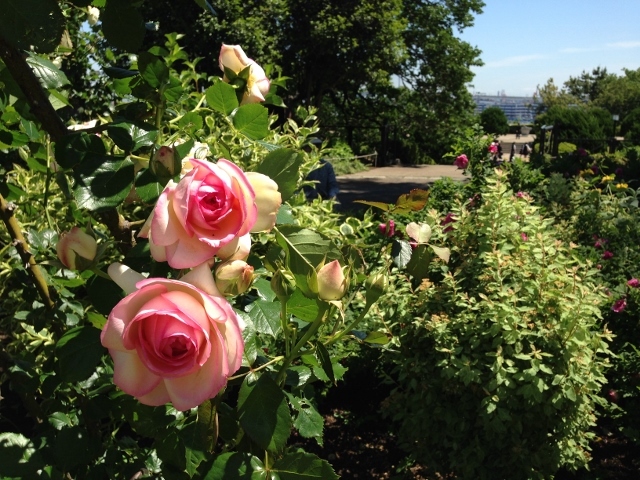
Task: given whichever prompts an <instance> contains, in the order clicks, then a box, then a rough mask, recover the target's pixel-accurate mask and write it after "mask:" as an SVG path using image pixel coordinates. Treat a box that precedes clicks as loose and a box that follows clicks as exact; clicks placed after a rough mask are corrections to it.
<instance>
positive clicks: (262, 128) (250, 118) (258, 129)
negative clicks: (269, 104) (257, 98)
mask: <svg viewBox="0 0 640 480" xmlns="http://www.w3.org/2000/svg"><path fill="white" fill-rule="evenodd" d="M233 126H234V127H235V128H236V129H237V130H238V131H239V132H240V133H242V134H244V135H246V136H247V137H249V138H250V139H252V140H260V139H262V138H264V137H266V136H267V135H269V111H268V110H267V109H266V108H265V107H264V106H262V105H260V104H259V103H250V104H247V105H242V106H241V107H239V108H238V110H236V112H235V114H234V115H233Z"/></svg>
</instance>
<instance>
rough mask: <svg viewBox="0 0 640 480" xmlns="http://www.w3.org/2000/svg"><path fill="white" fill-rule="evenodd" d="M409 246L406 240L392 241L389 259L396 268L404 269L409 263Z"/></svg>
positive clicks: (410, 251)
mask: <svg viewBox="0 0 640 480" xmlns="http://www.w3.org/2000/svg"><path fill="white" fill-rule="evenodd" d="M411 253H412V250H411V245H409V242H407V241H406V240H394V241H393V245H392V246H391V257H392V258H393V263H394V265H395V266H396V267H398V268H404V267H406V266H407V265H408V264H409V262H410V261H411Z"/></svg>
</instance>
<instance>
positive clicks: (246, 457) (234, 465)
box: [203, 452, 264, 480]
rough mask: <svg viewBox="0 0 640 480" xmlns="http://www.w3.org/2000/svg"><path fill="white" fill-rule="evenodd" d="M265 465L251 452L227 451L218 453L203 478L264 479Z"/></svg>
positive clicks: (228, 479) (205, 479)
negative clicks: (262, 472) (262, 471)
mask: <svg viewBox="0 0 640 480" xmlns="http://www.w3.org/2000/svg"><path fill="white" fill-rule="evenodd" d="M263 468H264V465H263V464H262V462H261V461H260V459H258V457H254V456H253V455H251V454H249V453H244V452H227V453H223V454H222V455H218V456H217V457H216V459H215V461H214V462H213V465H212V466H211V469H210V470H209V471H208V472H207V474H206V475H205V477H204V479H203V480H264V477H263V476H262V474H261V471H258V472H255V471H254V469H259V470H262V469H263Z"/></svg>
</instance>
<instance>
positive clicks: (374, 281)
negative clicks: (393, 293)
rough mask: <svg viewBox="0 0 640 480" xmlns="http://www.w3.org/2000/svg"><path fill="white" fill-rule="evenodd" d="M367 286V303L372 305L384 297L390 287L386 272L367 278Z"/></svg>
mask: <svg viewBox="0 0 640 480" xmlns="http://www.w3.org/2000/svg"><path fill="white" fill-rule="evenodd" d="M365 286H366V288H367V293H366V296H365V299H366V302H367V303H368V304H372V303H373V302H375V301H376V300H378V298H380V297H381V296H382V295H384V292H385V291H386V290H387V287H388V286H389V280H388V278H387V275H385V273H384V271H380V272H377V273H374V274H373V275H370V276H369V277H367V280H366V282H365Z"/></svg>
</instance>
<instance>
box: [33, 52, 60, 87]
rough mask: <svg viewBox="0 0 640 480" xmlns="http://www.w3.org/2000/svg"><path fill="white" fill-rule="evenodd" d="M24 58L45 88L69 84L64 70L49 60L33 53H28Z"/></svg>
mask: <svg viewBox="0 0 640 480" xmlns="http://www.w3.org/2000/svg"><path fill="white" fill-rule="evenodd" d="M26 60H27V63H28V64H29V66H30V67H31V69H32V70H33V73H34V74H35V76H36V77H38V79H39V80H40V83H42V86H43V87H44V88H45V89H46V90H58V89H61V88H63V87H65V86H66V85H69V84H70V82H69V79H68V78H67V76H66V75H65V74H64V72H63V71H62V70H60V69H59V68H58V67H56V66H55V65H54V64H53V62H51V61H50V60H47V59H46V58H42V57H39V56H38V55H35V54H34V53H30V54H29V56H28V57H27V58H26Z"/></svg>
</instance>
